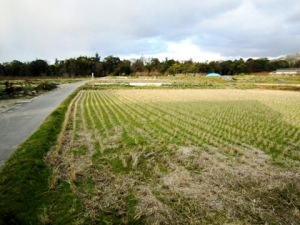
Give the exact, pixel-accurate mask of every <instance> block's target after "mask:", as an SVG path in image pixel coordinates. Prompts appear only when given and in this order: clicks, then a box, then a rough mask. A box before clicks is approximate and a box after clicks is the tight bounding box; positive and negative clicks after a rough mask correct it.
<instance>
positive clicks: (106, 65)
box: [0, 53, 300, 77]
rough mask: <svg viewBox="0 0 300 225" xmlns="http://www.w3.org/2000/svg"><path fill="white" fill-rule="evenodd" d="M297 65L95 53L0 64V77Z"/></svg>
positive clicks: (246, 70) (238, 70)
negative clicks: (126, 57) (52, 59)
mask: <svg viewBox="0 0 300 225" xmlns="http://www.w3.org/2000/svg"><path fill="white" fill-rule="evenodd" d="M294 67H300V60H298V61H296V62H288V61H286V60H269V59H268V58H259V59H252V58H249V59H247V60H243V59H238V60H225V61H210V62H194V61H193V60H191V59H190V60H186V61H178V60H174V59H168V58H166V59H165V60H159V59H158V58H144V57H140V58H139V59H133V60H127V59H123V60H121V59H120V58H119V57H116V56H112V55H110V56H107V57H105V58H104V59H103V60H101V57H100V56H99V54H98V53H96V54H95V56H93V57H87V56H79V57H77V58H69V59H65V60H57V59H56V60H55V62H54V63H53V64H49V63H48V62H47V61H46V60H42V59H36V60H34V61H31V62H21V61H18V60H13V61H12V62H7V63H0V76H13V77H14V76H15V77H41V76H52V77H62V76H65V77H82V76H87V75H91V74H92V73H93V74H94V76H95V77H104V76H108V75H114V76H128V75H132V74H133V75H175V74H199V73H200V74H201V73H202V74H206V73H210V72H216V73H220V74H221V75H237V74H250V73H259V72H271V71H275V70H276V69H282V68H294Z"/></svg>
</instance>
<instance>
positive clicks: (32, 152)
mask: <svg viewBox="0 0 300 225" xmlns="http://www.w3.org/2000/svg"><path fill="white" fill-rule="evenodd" d="M78 91H79V90H77V91H75V92H74V93H73V94H71V95H70V96H69V97H68V98H67V99H66V100H65V101H64V102H63V103H62V104H61V105H60V106H59V107H58V108H57V109H56V110H55V111H54V112H53V113H52V114H51V115H50V116H49V117H48V118H47V119H46V120H45V121H44V123H43V124H42V125H41V127H40V128H39V130H38V131H36V132H35V133H34V134H33V135H32V136H31V137H30V138H29V139H28V140H27V141H26V142H24V143H23V144H22V145H21V146H20V147H19V148H18V149H17V150H16V151H15V153H14V154H13V156H12V157H11V158H10V159H9V160H8V161H7V162H6V164H5V165H4V166H3V168H2V169H1V171H0V224H48V223H49V221H50V217H53V218H55V219H53V218H51V221H52V222H55V224H68V223H69V222H71V221H70V219H71V218H72V216H70V215H73V214H75V213H76V212H77V209H78V208H79V207H80V201H79V200H78V199H77V198H76V197H75V196H73V194H72V192H70V191H69V190H68V189H69V188H70V187H69V184H68V183H63V182H62V183H60V184H59V186H58V188H57V189H55V190H49V177H50V174H51V171H50V168H49V167H48V166H47V165H46V163H45V161H44V157H45V155H46V153H47V152H48V151H49V150H50V149H51V147H52V146H55V143H56V140H57V137H58V135H59V133H60V131H61V127H62V124H63V121H64V118H65V114H66V111H67V110H68V106H69V104H70V102H71V101H72V99H73V98H74V96H76V94H77V93H78ZM61 193H64V194H61ZM50 212H51V213H50Z"/></svg>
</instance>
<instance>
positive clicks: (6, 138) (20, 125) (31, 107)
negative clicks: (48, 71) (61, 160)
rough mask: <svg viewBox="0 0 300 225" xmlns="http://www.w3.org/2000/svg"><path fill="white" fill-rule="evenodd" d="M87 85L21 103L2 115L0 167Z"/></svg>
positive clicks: (68, 88) (52, 92)
mask: <svg viewBox="0 0 300 225" xmlns="http://www.w3.org/2000/svg"><path fill="white" fill-rule="evenodd" d="M85 83H86V81H81V82H77V83H73V84H68V85H66V86H64V87H62V88H58V89H55V90H53V91H50V92H47V93H45V94H43V95H40V96H37V97H35V98H33V99H30V100H26V101H25V100H24V101H20V102H19V103H18V104H17V105H16V106H15V107H13V108H12V109H10V110H8V111H6V112H2V113H0V165H1V164H3V163H4V162H5V160H7V159H8V158H9V157H10V156H11V154H12V153H13V152H14V150H15V149H16V148H17V147H18V146H19V145H20V144H22V143H23V142H24V141H25V140H26V139H27V138H28V137H30V136H31V135H32V134H33V133H34V132H35V131H36V130H37V129H38V128H39V126H40V125H41V124H42V122H43V121H44V120H45V119H46V117H47V116H48V115H50V113H51V112H53V111H54V110H55V109H56V108H57V107H58V106H59V105H60V103H61V102H63V100H65V99H66V98H67V97H68V96H69V95H70V94H71V93H72V92H73V91H75V90H76V89H77V88H78V87H80V86H81V85H83V84H85Z"/></svg>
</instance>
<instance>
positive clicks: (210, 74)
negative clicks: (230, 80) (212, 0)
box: [206, 73, 221, 77]
mask: <svg viewBox="0 0 300 225" xmlns="http://www.w3.org/2000/svg"><path fill="white" fill-rule="evenodd" d="M206 76H207V77H220V76H221V75H220V74H218V73H208V74H206Z"/></svg>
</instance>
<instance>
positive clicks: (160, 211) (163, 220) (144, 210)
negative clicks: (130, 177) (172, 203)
mask: <svg viewBox="0 0 300 225" xmlns="http://www.w3.org/2000/svg"><path fill="white" fill-rule="evenodd" d="M137 199H138V204H137V206H136V211H135V213H136V215H135V218H136V219H140V218H145V222H146V223H147V224H171V223H172V221H173V220H172V213H171V210H170V208H169V207H168V206H167V205H166V204H164V203H162V202H161V201H159V200H158V199H157V198H156V197H155V196H154V195H153V193H152V191H151V189H150V188H149V187H147V186H142V185H141V186H138V187H137Z"/></svg>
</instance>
